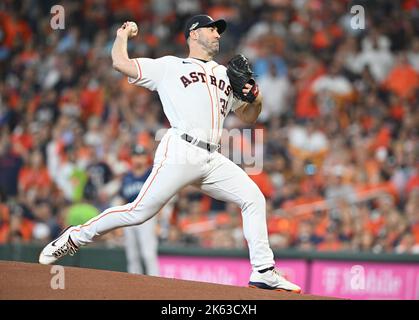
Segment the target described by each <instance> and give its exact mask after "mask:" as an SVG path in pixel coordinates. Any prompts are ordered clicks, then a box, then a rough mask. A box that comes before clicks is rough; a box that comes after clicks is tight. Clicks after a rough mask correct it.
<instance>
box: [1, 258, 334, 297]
mask: <svg viewBox="0 0 419 320" xmlns="http://www.w3.org/2000/svg"><path fill="white" fill-rule="evenodd" d="M62 270H64V274H61V275H63V278H61V280H62V279H64V282H59V280H58V276H59V273H57V272H60V273H61V272H62ZM52 272H53V273H52ZM54 277H55V278H54ZM59 283H60V284H61V285H64V289H59V288H57V289H53V288H52V286H53V287H54V286H55V287H57V285H58V284H59ZM0 299H1V300H10V299H13V300H22V299H24V300H34V299H36V300H44V299H54V300H61V299H70V300H85V299H89V300H98V299H100V300H103V299H105V300H108V299H112V300H120V299H122V300H324V299H333V298H325V297H319V296H313V295H305V294H293V293H281V292H272V291H267V290H259V289H251V288H244V287H235V286H227V285H219V284H211V283H205V282H196V281H185V280H176V279H167V278H160V277H151V276H143V275H132V274H128V273H122V272H113V271H103V270H92V269H83V268H72V267H65V268H63V269H61V270H57V269H52V266H44V265H40V264H31V263H22V262H9V261H0Z"/></svg>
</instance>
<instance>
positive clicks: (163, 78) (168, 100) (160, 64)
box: [128, 56, 242, 144]
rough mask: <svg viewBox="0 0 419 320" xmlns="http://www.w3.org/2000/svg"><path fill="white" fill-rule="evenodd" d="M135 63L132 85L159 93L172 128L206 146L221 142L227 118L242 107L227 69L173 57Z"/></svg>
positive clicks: (215, 64)
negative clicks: (200, 141)
mask: <svg viewBox="0 0 419 320" xmlns="http://www.w3.org/2000/svg"><path fill="white" fill-rule="evenodd" d="M134 61H135V65H136V67H137V78H136V79H133V78H128V81H129V83H131V84H135V85H138V86H142V87H145V88H147V89H150V90H153V91H157V92H158V93H159V96H160V99H161V102H162V104H163V110H164V113H165V114H166V116H167V118H168V120H169V122H170V125H171V126H172V127H173V128H176V129H179V130H180V131H183V132H184V133H187V134H189V135H191V136H193V137H195V138H198V139H200V140H203V141H206V142H210V143H214V144H217V143H218V142H219V140H220V138H221V130H222V128H223V124H224V119H225V117H226V116H227V114H228V113H229V112H230V110H233V111H234V110H235V109H236V108H238V107H240V105H241V104H242V102H240V101H239V100H238V99H235V98H234V97H233V90H232V87H231V86H230V81H229V79H228V77H227V74H226V67H225V66H223V65H219V64H218V63H216V62H215V61H209V62H203V61H201V60H199V59H194V58H186V59H182V58H178V57H174V56H165V57H162V58H158V59H150V58H137V59H134ZM191 91H192V92H193V94H191Z"/></svg>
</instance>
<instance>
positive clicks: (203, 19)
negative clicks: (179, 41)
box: [185, 14, 227, 39]
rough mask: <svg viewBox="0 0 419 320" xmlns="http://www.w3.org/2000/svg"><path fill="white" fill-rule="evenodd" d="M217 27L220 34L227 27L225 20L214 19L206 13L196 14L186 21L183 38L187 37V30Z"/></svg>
mask: <svg viewBox="0 0 419 320" xmlns="http://www.w3.org/2000/svg"><path fill="white" fill-rule="evenodd" d="M213 26H215V27H217V31H218V33H219V34H222V33H223V32H224V31H225V29H226V28H227V22H225V20H223V19H219V20H214V19H213V18H211V17H210V16H207V15H206V14H198V15H196V16H193V17H192V18H190V19H189V20H188V21H187V22H186V26H185V39H188V38H189V32H191V31H192V30H196V29H199V28H208V27H213Z"/></svg>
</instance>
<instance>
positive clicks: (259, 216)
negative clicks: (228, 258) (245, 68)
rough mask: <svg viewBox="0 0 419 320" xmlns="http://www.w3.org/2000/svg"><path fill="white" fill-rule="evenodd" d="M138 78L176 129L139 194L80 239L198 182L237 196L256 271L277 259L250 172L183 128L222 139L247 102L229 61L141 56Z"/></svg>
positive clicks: (76, 232) (210, 191) (76, 235)
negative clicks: (233, 82)
mask: <svg viewBox="0 0 419 320" xmlns="http://www.w3.org/2000/svg"><path fill="white" fill-rule="evenodd" d="M134 61H135V64H136V66H137V69H138V76H137V78H136V79H132V78H131V79H130V78H129V79H128V80H129V82H130V83H133V84H136V85H139V86H143V87H146V88H148V89H150V90H157V91H158V93H159V95H160V99H161V101H162V104H163V109H164V112H165V114H166V116H167V117H168V119H169V121H170V124H171V125H172V128H171V129H169V130H168V131H167V133H166V134H165V135H164V137H163V138H162V140H161V142H160V143H159V146H158V147H157V150H156V153H155V157H154V164H153V169H152V172H151V174H150V175H149V177H148V178H147V180H146V181H145V183H144V185H143V187H142V188H141V191H140V192H139V194H138V196H137V197H136V199H135V200H134V201H132V202H130V203H127V204H125V205H123V206H116V207H112V208H109V209H107V210H105V211H103V212H102V213H101V214H100V215H99V216H97V217H94V218H92V219H91V220H89V221H88V222H86V223H85V224H83V225H80V226H76V227H75V228H73V229H72V230H71V239H72V241H73V242H74V243H75V244H76V245H86V244H88V243H91V242H93V241H94V239H95V238H96V237H97V236H100V235H103V234H105V233H107V232H109V231H110V230H113V229H115V228H118V227H127V226H133V225H139V224H142V223H144V222H145V221H147V220H149V219H151V218H152V217H153V216H154V215H156V214H157V213H158V212H159V211H160V210H161V208H162V207H163V206H164V205H165V204H166V203H167V202H168V201H169V199H171V198H172V197H173V196H174V195H175V194H177V193H178V192H179V190H181V189H182V188H184V187H185V186H187V185H191V184H193V185H194V186H196V187H198V188H200V189H201V191H202V192H203V193H205V194H207V195H209V196H210V197H213V198H215V199H218V200H221V201H228V202H233V203H236V204H237V205H238V206H239V207H240V208H241V209H242V216H243V233H244V236H245V238H246V240H247V243H248V247H249V256H250V261H251V264H252V267H253V269H254V270H262V269H266V268H268V267H272V266H273V265H274V264H275V261H274V256H273V252H272V250H271V248H270V246H269V239H268V231H267V226H266V203H265V198H264V196H263V194H262V192H261V191H260V190H259V188H258V187H257V185H256V184H255V183H254V182H253V181H252V180H251V179H250V178H249V176H248V175H247V174H246V173H245V172H244V171H243V169H241V168H240V167H239V166H237V165H236V164H235V163H233V162H232V161H231V160H229V159H228V158H226V157H225V156H223V155H222V154H221V153H219V152H216V151H213V152H211V151H209V150H207V149H205V148H201V147H199V146H197V144H195V143H194V142H190V143H189V142H187V141H185V140H184V139H182V138H181V136H182V135H181V134H180V132H183V133H187V134H190V135H191V136H193V137H195V138H198V139H201V140H204V141H206V142H210V143H218V141H219V139H220V134H221V130H222V127H223V122H224V119H225V117H226V115H227V114H228V112H229V111H230V110H234V109H235V108H237V107H239V106H240V105H241V104H242V102H240V101H238V100H236V99H235V98H233V92H232V88H231V86H230V83H229V80H228V78H227V74H226V68H225V67H224V66H221V65H218V64H217V63H216V62H214V61H210V62H207V63H205V62H202V61H200V60H197V59H194V58H186V59H180V58H176V57H171V56H166V57H163V58H160V59H155V60H153V59H147V58H138V59H135V60H134Z"/></svg>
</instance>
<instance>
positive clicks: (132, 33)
mask: <svg viewBox="0 0 419 320" xmlns="http://www.w3.org/2000/svg"><path fill="white" fill-rule="evenodd" d="M129 24H130V28H131V30H130V33H129V37H130V38H132V37H135V36H136V35H137V33H138V26H137V24H136V23H135V22H133V21H130V22H129Z"/></svg>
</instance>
